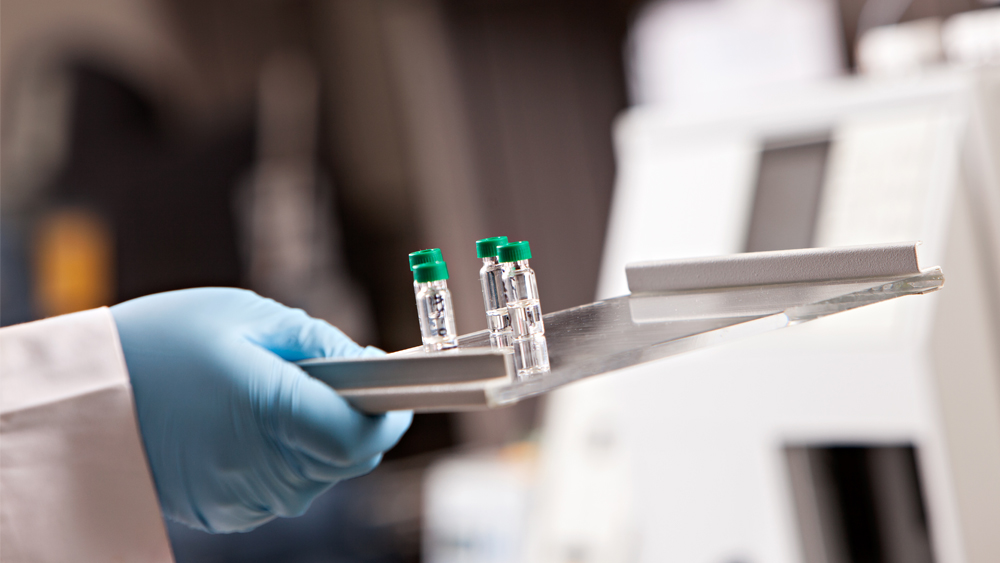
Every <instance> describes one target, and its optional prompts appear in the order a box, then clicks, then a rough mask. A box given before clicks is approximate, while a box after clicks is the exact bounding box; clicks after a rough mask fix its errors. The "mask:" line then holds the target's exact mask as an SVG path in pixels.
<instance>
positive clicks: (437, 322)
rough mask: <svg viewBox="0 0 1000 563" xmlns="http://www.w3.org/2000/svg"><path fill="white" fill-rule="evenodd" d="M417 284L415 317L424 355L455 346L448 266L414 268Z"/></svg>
mask: <svg viewBox="0 0 1000 563" xmlns="http://www.w3.org/2000/svg"><path fill="white" fill-rule="evenodd" d="M413 280H414V281H415V282H416V286H415V288H416V292H417V293H416V297H417V315H418V316H419V318H420V338H421V340H423V343H424V351H425V352H439V351H441V350H448V349H450V348H455V347H457V346H458V331H457V330H456V329H455V311H454V309H452V305H451V292H450V291H448V281H447V280H448V265H447V264H445V263H444V262H430V263H427V264H418V265H416V266H414V267H413Z"/></svg>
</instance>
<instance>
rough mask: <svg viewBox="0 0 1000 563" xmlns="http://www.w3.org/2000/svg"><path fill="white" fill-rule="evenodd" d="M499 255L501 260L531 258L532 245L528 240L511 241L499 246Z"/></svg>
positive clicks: (509, 260)
mask: <svg viewBox="0 0 1000 563" xmlns="http://www.w3.org/2000/svg"><path fill="white" fill-rule="evenodd" d="M497 256H499V257H500V261H501V262H516V261H518V260H528V259H529V258H531V245H529V244H528V241H526V240H522V241H521V242H511V243H507V244H504V245H501V246H498V247H497Z"/></svg>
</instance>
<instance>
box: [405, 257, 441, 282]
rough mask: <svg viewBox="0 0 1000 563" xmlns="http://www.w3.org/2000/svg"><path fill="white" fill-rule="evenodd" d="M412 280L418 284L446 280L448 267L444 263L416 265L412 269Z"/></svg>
mask: <svg viewBox="0 0 1000 563" xmlns="http://www.w3.org/2000/svg"><path fill="white" fill-rule="evenodd" d="M413 279H414V280H416V281H418V282H420V283H427V282H434V281H440V280H446V279H448V265H447V264H445V263H444V262H430V263H427V264H417V265H416V266H414V267H413Z"/></svg>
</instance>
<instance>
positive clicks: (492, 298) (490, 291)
mask: <svg viewBox="0 0 1000 563" xmlns="http://www.w3.org/2000/svg"><path fill="white" fill-rule="evenodd" d="M502 244H507V237H490V238H484V239H482V240H477V241H476V256H478V257H479V258H482V259H483V267H482V268H480V270H479V283H480V284H481V285H482V287H483V304H484V305H485V306H486V322H487V325H488V326H489V329H490V345H491V346H492V347H493V348H494V349H498V350H506V349H509V348H510V347H511V345H512V344H513V341H514V333H513V329H512V328H511V326H510V314H509V313H508V312H507V296H506V292H505V291H504V287H503V267H502V266H501V265H500V260H499V259H498V258H497V247H498V246H500V245H502Z"/></svg>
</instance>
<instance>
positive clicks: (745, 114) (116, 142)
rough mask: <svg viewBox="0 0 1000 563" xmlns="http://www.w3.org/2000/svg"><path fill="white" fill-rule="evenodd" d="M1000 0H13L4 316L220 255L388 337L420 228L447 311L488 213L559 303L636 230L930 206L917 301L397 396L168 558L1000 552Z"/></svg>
mask: <svg viewBox="0 0 1000 563" xmlns="http://www.w3.org/2000/svg"><path fill="white" fill-rule="evenodd" d="M991 4H996V2H995V1H982V2H980V1H979V0H656V1H651V2H643V1H639V0H575V1H573V0H365V1H362V0H325V1H324V0H266V1H265V0H243V1H233V0H208V1H204V0H203V1H199V2H194V1H190V0H92V1H90V2H73V1H69V0H5V1H4V2H3V3H2V5H0V96H2V99H0V129H2V130H0V135H2V138H0V140H2V144H0V149H2V150H0V156H2V160H0V174H2V176H0V182H2V189H0V214H2V215H0V245H2V253H0V276H2V279H0V291H2V293H0V296H2V302H0V322H2V324H3V325H10V324H14V323H20V322H25V321H30V320H34V319H39V318H44V317H48V316H52V315H58V314H64V313H69V312H73V311H78V310H83V309H88V308H92V307H96V306H101V305H111V304H114V303H117V302H120V301H123V300H127V299H131V298H134V297H138V296H141V295H145V294H148V293H153V292H159V291H166V290H173V289H181V288H187V287H195V286H205V285H214V286H234V287H245V288H249V289H253V290H255V291H257V292H258V293H260V294H262V295H265V296H268V297H273V298H275V299H277V300H279V301H282V302H284V303H286V304H288V305H291V306H296V307H302V308H304V309H305V310H306V311H307V312H309V313H310V314H311V315H313V316H315V317H320V318H323V319H326V320H328V321H330V322H331V323H333V324H335V325H337V326H339V327H341V328H342V329H343V330H344V331H345V332H346V333H347V334H348V335H350V336H351V337H353V338H354V339H355V340H357V341H359V342H361V343H364V344H372V345H376V346H379V347H381V348H383V349H385V350H388V351H394V350H399V349H402V348H406V347H410V346H415V345H419V344H420V336H419V330H418V326H417V319H416V315H415V311H414V305H413V301H412V290H411V282H412V279H411V277H410V272H409V270H408V268H407V261H406V254H407V253H409V252H411V251H414V250H418V249H422V248H430V247H440V248H441V249H442V250H443V252H444V255H445V258H446V259H447V260H448V262H449V264H450V270H451V272H452V279H451V281H450V282H449V283H450V287H451V288H452V291H453V293H454V297H455V306H456V311H457V322H458V326H459V331H460V333H466V332H472V331H475V330H480V329H483V328H485V317H484V316H483V314H482V302H481V296H480V290H479V285H478V279H477V274H478V268H479V263H478V262H479V261H478V259H477V258H476V257H475V254H474V244H473V243H474V241H475V240H476V239H479V238H484V237H487V236H496V235H506V236H508V237H510V239H511V240H529V241H531V244H532V248H533V252H534V254H535V259H533V260H532V266H533V267H534V268H535V269H536V271H537V273H538V277H539V288H540V293H541V295H542V300H543V302H544V304H543V307H544V309H545V310H546V311H548V312H552V311H557V310H560V309H565V308H568V307H572V306H575V305H580V304H584V303H588V302H590V301H593V300H594V299H596V298H599V297H609V296H613V295H617V294H621V293H625V292H627V287H626V286H625V285H624V279H625V278H624V264H625V263H626V262H629V261H633V260H642V259H645V260H648V259H661V258H676V257H686V256H699V255H712V254H727V253H734V252H743V251H755V250H776V249H784V248H802V247H810V246H838V245H846V244H865V243H878V242H894V241H899V240H916V239H920V240H923V241H924V243H925V247H926V249H927V254H926V256H925V257H927V258H928V259H929V260H930V262H933V263H934V264H941V265H942V266H943V267H944V270H945V273H946V276H948V280H949V283H948V285H947V286H946V289H945V290H944V291H943V292H941V295H940V296H935V297H933V298H928V299H927V302H926V303H919V304H910V303H909V302H906V303H904V304H902V305H899V306H895V305H893V306H890V305H888V304H887V305H884V306H880V307H884V310H883V311H882V312H875V313H867V312H864V311H862V312H857V314H856V313H854V312H852V313H847V314H844V315H843V317H844V320H839V321H838V322H831V323H829V326H827V327H826V328H824V327H820V326H819V325H821V324H823V323H826V321H823V323H816V324H817V328H813V327H801V329H800V327H796V328H794V329H789V330H788V331H783V332H788V333H790V334H788V335H782V336H777V335H773V336H768V337H767V338H761V337H755V338H754V339H751V340H749V341H747V342H746V343H743V344H740V345H738V346H735V347H732V346H730V347H724V348H725V349H724V350H721V351H719V352H717V353H697V354H693V355H691V356H686V357H684V358H683V359H680V360H679V361H674V360H669V361H667V362H666V363H664V362H659V363H657V364H654V365H653V366H651V367H643V368H640V369H636V370H630V373H627V374H622V375H621V376H615V377H614V378H598V379H597V380H595V381H594V382H587V383H584V384H580V385H578V386H573V388H571V389H567V390H566V391H565V392H560V393H556V394H554V395H553V396H552V397H550V398H548V399H546V400H545V401H544V402H543V401H541V400H531V401H526V402H524V403H521V404H518V405H516V406H514V407H509V408H505V409H501V410H496V411H490V412H482V413H460V414H422V415H418V416H417V417H416V418H415V420H414V424H413V427H412V429H411V430H410V432H409V433H408V434H407V435H406V436H405V437H404V439H403V441H402V442H401V443H400V445H399V446H398V447H397V448H396V449H394V450H393V451H392V452H390V454H389V455H388V456H387V457H386V461H385V462H384V463H383V464H382V466H381V467H379V468H378V469H377V470H376V471H375V472H373V473H372V474H370V475H368V476H365V477H363V478H359V479H355V480H352V481H349V482H345V483H342V484H339V485H338V486H336V487H335V488H334V489H332V490H331V491H330V492H329V493H328V494H326V495H324V496H323V497H321V498H320V499H319V500H317V501H316V502H315V503H314V505H313V507H312V508H311V509H310V511H309V512H308V513H307V514H306V515H305V516H303V517H301V518H298V519H292V520H281V521H275V522H272V523H270V524H267V525H265V526H263V527H261V528H260V529H258V530H255V531H253V532H250V533H247V534H235V535H227V536H210V535H208V534H202V533H200V532H195V531H192V530H187V529H184V528H182V527H179V526H175V525H173V524H171V525H170V534H171V540H172V543H173V546H174V550H175V555H176V558H177V560H178V561H179V562H182V563H186V562H229V561H287V562H320V561H360V562H369V561H371V562H396V561H400V562H403V561H418V560H423V561H430V562H502V561H554V562H567V563H569V562H580V563H583V562H603V561H634V560H643V561H684V562H706V563H750V562H764V561H768V562H783V561H806V562H809V563H813V562H816V563H822V562H825V563H839V562H856V563H863V562H864V563H867V562H873V563H874V562H888V563H894V562H897V561H899V562H902V561H907V562H918V563H919V562H925V561H928V562H929V561H940V562H950V561H955V562H957V561H975V562H983V563H986V562H990V561H998V560H1000V534H997V529H998V528H1000V367H998V366H1000V293H998V291H997V283H996V282H997V281H998V280H1000V203H998V202H1000V76H998V65H1000V8H997V7H994V6H991ZM930 262H928V265H931V264H930ZM914 299H915V298H914ZM873 309H875V308H873ZM866 313H867V314H866ZM831 321H833V319H831ZM671 362H672V363H671Z"/></svg>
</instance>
